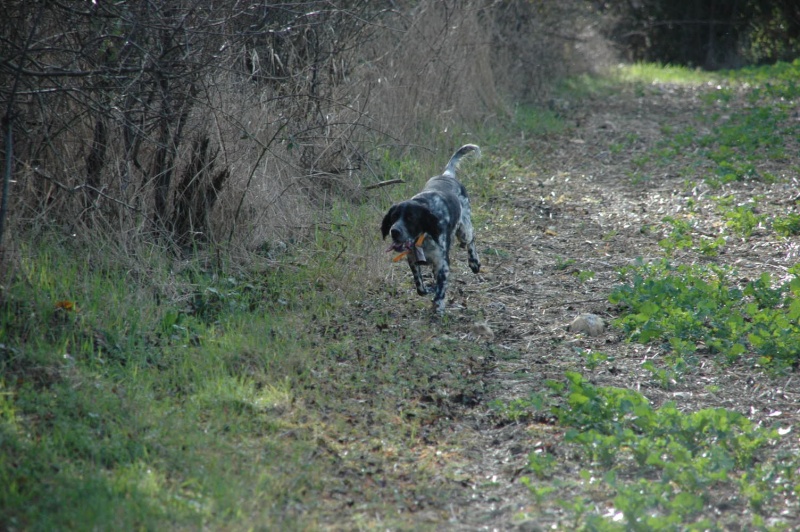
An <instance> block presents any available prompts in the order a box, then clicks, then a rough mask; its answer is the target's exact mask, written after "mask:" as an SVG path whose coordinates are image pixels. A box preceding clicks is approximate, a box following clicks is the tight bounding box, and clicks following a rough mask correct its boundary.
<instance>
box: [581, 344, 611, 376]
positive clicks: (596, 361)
mask: <svg viewBox="0 0 800 532" xmlns="http://www.w3.org/2000/svg"><path fill="white" fill-rule="evenodd" d="M578 353H579V354H580V355H581V356H582V357H583V365H584V366H585V367H586V369H588V370H589V371H594V370H595V369H597V367H598V366H600V365H601V364H603V363H605V362H610V361H613V360H614V357H609V356H608V355H607V354H605V353H603V352H601V351H592V350H591V349H580V350H578Z"/></svg>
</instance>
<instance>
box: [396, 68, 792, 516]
mask: <svg viewBox="0 0 800 532" xmlns="http://www.w3.org/2000/svg"><path fill="white" fill-rule="evenodd" d="M709 90H714V89H713V88H711V87H686V86H678V85H666V84H661V85H658V84H654V85H651V86H647V87H645V88H644V90H642V88H641V87H639V88H638V89H634V88H631V89H630V90H626V91H620V92H618V93H616V94H613V95H606V96H603V97H602V98H601V97H596V98H594V99H587V100H585V101H582V102H578V103H575V104H572V105H571V107H570V108H569V109H568V110H567V111H566V113H567V116H566V119H567V121H568V122H569V123H570V124H573V127H571V128H569V129H568V130H567V131H566V132H565V133H563V134H550V135H547V136H544V137H536V138H533V139H522V138H521V139H520V140H519V141H518V145H517V146H510V147H509V153H513V152H514V150H517V152H524V153H525V154H526V155H525V157H526V158H527V159H528V160H531V161H533V162H532V163H531V164H530V165H529V166H528V167H525V168H519V167H517V166H514V165H512V166H510V167H509V168H510V169H509V170H508V173H507V174H506V175H496V176H493V177H492V179H493V182H494V184H495V192H494V193H493V194H492V195H491V198H490V199H489V200H484V201H483V202H482V203H481V200H480V199H476V200H473V203H474V204H475V205H476V208H475V211H477V212H478V213H479V214H478V218H479V219H480V222H481V223H480V224H476V225H477V228H476V231H477V238H478V240H479V249H480V250H481V251H482V260H483V271H482V272H481V274H479V275H478V276H474V275H473V274H472V273H471V272H469V270H468V268H467V266H466V260H465V253H464V252H463V251H461V250H457V253H456V256H455V257H454V259H453V262H454V265H455V266H454V271H453V278H452V279H453V282H452V284H451V291H450V296H449V301H448V309H447V313H448V318H447V320H448V321H447V322H446V323H445V324H443V325H441V326H434V330H435V331H436V332H437V333H439V334H447V335H450V336H456V337H458V338H459V339H460V340H462V341H464V342H475V343H477V344H480V345H484V346H485V353H486V355H485V357H483V358H480V359H479V360H477V362H475V364H474V367H473V371H475V372H476V374H477V375H478V379H479V380H480V384H481V387H482V390H483V391H482V393H481V394H479V395H478V396H476V397H475V399H474V400H473V401H471V402H469V401H467V402H462V404H461V405H460V407H459V408H458V409H453V411H452V418H450V419H448V420H447V421H443V422H440V423H439V427H438V430H437V431H435V432H434V433H432V434H433V436H432V437H434V438H436V439H437V442H438V444H441V445H442V446H443V447H447V448H450V449H459V452H458V453H457V457H453V458H452V459H451V461H450V471H451V472H450V480H449V482H450V484H451V485H452V487H451V489H450V490H449V491H448V493H449V495H450V499H449V500H447V501H442V500H436V501H429V502H428V504H427V505H422V506H425V507H426V508H427V509H420V510H419V511H418V513H417V514H416V515H415V516H414V517H413V518H412V517H411V516H408V517H409V521H408V522H409V523H410V522H416V523H425V526H424V528H428V527H432V528H435V529H443V530H508V529H524V530H553V529H558V530H565V529H572V527H573V524H572V523H573V519H574V514H572V515H571V514H570V513H568V512H567V511H566V510H564V509H563V507H561V506H559V505H558V504H543V505H541V504H537V502H536V501H535V499H534V497H533V496H532V494H531V492H530V491H529V489H528V488H527V487H526V486H525V485H523V483H522V482H520V478H521V477H522V476H525V475H529V474H530V473H529V472H528V470H527V465H528V456H529V454H530V453H531V452H532V451H534V450H536V449H539V450H543V451H544V452H548V453H551V454H553V455H554V456H555V457H556V458H557V459H558V461H559V469H558V474H559V475H563V476H571V477H573V478H575V479H577V478H578V475H579V472H580V470H581V469H582V468H585V467H586V464H581V463H580V462H579V461H578V460H577V459H576V457H573V456H571V454H570V451H569V447H568V446H567V445H565V444H564V428H563V427H559V426H558V425H557V424H556V423H554V420H552V419H548V418H547V416H545V415H542V416H539V417H536V416H534V417H529V418H526V419H522V420H519V421H517V422H508V421H507V420H502V419H499V418H498V416H497V411H496V409H493V408H492V407H491V405H492V404H493V402H494V401H501V402H506V403H507V402H509V401H512V400H514V399H519V398H526V397H530V395H531V394H532V393H535V392H537V391H543V390H545V389H546V388H547V387H546V384H545V383H546V381H547V380H548V379H555V380H562V381H563V379H564V372H565V371H578V372H581V373H582V374H583V375H584V376H585V377H586V378H588V379H589V380H590V381H591V382H592V383H593V384H596V385H599V386H616V387H621V388H627V389H633V390H636V391H638V392H640V393H642V394H643V395H644V396H646V397H647V398H648V399H649V400H650V401H651V403H652V404H653V405H654V406H658V405H661V404H663V403H664V402H665V401H674V402H676V403H677V405H678V407H679V409H680V410H682V411H686V412H693V411H696V410H699V409H703V408H708V407H722V408H726V409H730V410H735V411H738V412H741V413H743V414H745V415H747V416H748V417H749V418H750V419H751V420H752V421H754V422H756V423H762V424H764V425H766V426H773V425H774V423H775V422H776V421H780V423H781V425H783V426H793V425H796V424H797V421H798V420H799V419H800V408H799V407H798V404H799V400H800V388H798V386H797V384H796V378H795V377H794V376H792V375H786V376H776V375H774V374H767V373H765V372H764V371H761V370H759V369H757V368H753V366H752V360H748V361H742V362H741V363H733V364H728V365H721V364H720V363H719V362H717V361H715V360H714V359H713V358H712V356H711V355H709V354H707V353H706V354H704V353H702V352H700V354H699V357H700V362H699V364H698V365H697V366H696V367H694V368H693V370H692V371H691V372H690V373H689V374H688V378H686V379H684V380H682V381H681V382H674V383H672V385H671V386H669V387H667V388H665V387H663V386H660V385H657V384H656V383H654V382H653V380H652V377H651V375H650V374H649V373H648V372H647V371H646V370H645V369H643V367H642V364H643V363H644V362H645V361H647V360H656V361H657V360H658V359H659V358H660V357H662V356H664V355H665V354H666V352H667V351H666V350H665V348H664V346H661V345H659V344H656V343H651V344H646V345H642V344H637V343H632V342H628V341H626V339H625V338H624V336H623V333H622V331H621V330H620V329H618V328H615V327H614V326H612V322H613V320H614V319H615V318H616V317H617V316H619V314H620V309H618V308H615V307H614V306H612V305H611V304H610V303H609V301H608V295H609V293H610V292H611V291H612V289H613V287H614V286H615V285H616V284H617V283H619V277H618V270H619V268H621V267H623V266H626V265H629V264H631V263H632V262H633V261H635V260H637V258H640V259H642V260H645V261H648V260H653V259H660V258H661V257H663V256H664V250H663V249H661V247H659V245H658V242H659V240H660V239H662V238H664V235H665V232H664V231H665V224H664V223H663V221H662V220H663V218H664V217H665V216H670V215H671V216H676V215H680V214H681V213H684V212H685V210H686V206H687V200H689V199H690V198H693V199H695V200H698V201H697V204H698V205H700V204H701V203H702V201H700V200H702V198H704V197H708V196H710V195H717V196H723V195H734V196H735V197H736V198H737V201H738V202H743V201H746V200H748V199H751V198H755V197H760V198H761V199H760V200H759V209H761V211H762V212H773V213H778V212H782V213H784V214H785V213H786V212H787V210H788V209H790V208H793V207H792V206H793V205H794V202H795V201H796V200H797V189H796V183H794V182H793V179H794V180H796V176H795V178H792V177H791V176H787V175H786V174H785V172H786V171H787V170H788V168H790V165H787V164H785V163H782V164H779V163H774V165H773V167H772V168H770V171H771V172H773V173H774V174H775V175H777V176H779V179H778V180H777V182H776V183H773V184H766V183H763V182H761V181H738V182H735V183H732V184H728V185H723V187H722V188H716V189H712V188H711V187H710V186H709V185H707V184H705V183H704V181H703V177H702V176H703V173H704V171H705V169H704V168H702V166H701V167H697V168H696V170H695V172H696V173H695V174H694V175H687V174H686V172H685V170H681V164H680V162H681V161H678V160H676V161H675V164H669V163H666V164H665V163H664V162H663V161H661V162H655V161H651V162H648V161H647V160H646V158H643V157H641V156H642V155H643V154H646V153H649V152H651V151H652V150H654V149H655V148H656V147H657V146H658V145H659V142H661V141H662V140H663V139H664V134H663V133H662V132H663V131H664V127H665V126H666V125H668V126H669V127H670V128H678V129H683V128H686V127H687V126H689V125H692V126H693V127H694V128H696V130H698V131H702V128H703V127H704V126H703V124H704V123H706V122H704V121H703V120H701V119H700V118H701V114H702V113H703V112H706V111H704V110H707V107H706V106H704V105H702V102H701V100H700V99H699V95H700V94H701V93H702V92H704V91H706V92H707V91H709ZM621 146H622V147H623V149H620V147H621ZM793 153H795V154H796V153H797V150H796V149H795V150H794V152H793ZM493 156H495V157H497V160H496V161H493V162H492V165H491V166H492V167H502V161H501V158H502V157H504V156H506V155H505V154H503V155H499V154H495V155H493V154H491V153H484V157H493ZM495 162H496V163H497V164H494V163H495ZM764 164H766V165H770V164H773V163H768V162H767V163H764ZM466 184H467V186H468V187H469V184H468V183H466ZM699 208H700V212H699V213H698V214H699V216H698V218H697V219H696V220H697V226H696V228H695V229H696V230H697V231H699V232H702V233H704V234H708V235H717V234H719V233H720V231H721V228H722V227H723V226H724V220H720V218H719V215H718V213H717V212H716V211H715V210H714V209H713V207H709V206H700V207H699ZM673 260H674V261H675V262H678V263H680V262H696V261H708V262H714V263H717V264H726V265H731V266H734V267H735V268H736V270H737V272H738V275H739V276H740V277H741V279H742V280H746V279H748V278H749V279H755V278H757V277H758V276H759V275H761V273H763V272H770V273H771V274H773V275H774V276H776V278H779V279H780V278H785V277H786V275H787V273H786V272H787V269H788V268H789V267H791V266H793V265H794V264H796V263H797V262H800V246H798V241H797V238H790V239H777V238H775V236H774V234H769V233H768V232H767V231H766V230H764V229H763V228H757V229H756V230H755V231H754V233H753V235H752V236H751V237H750V238H749V239H747V240H745V239H742V238H730V239H728V242H727V244H726V245H725V246H724V248H723V249H722V251H721V253H720V254H719V255H718V256H716V257H712V258H705V257H701V256H698V255H697V254H696V253H695V254H690V253H689V252H686V253H683V252H681V251H677V252H676V253H675V255H674V257H673ZM582 272H593V277H591V278H590V279H587V278H586V277H587V276H588V275H590V274H588V273H587V275H586V276H582V275H581V273H582ZM395 281H396V279H395ZM401 282H403V281H401ZM405 297H408V298H413V297H416V296H414V295H411V290H409V291H408V295H407V294H405V293H403V294H402V296H398V298H397V299H396V300H395V301H394V302H393V303H392V304H393V305H398V304H402V299H403V298H405ZM398 300H400V301H398ZM585 313H591V314H594V315H596V316H599V317H600V318H602V319H603V320H604V322H605V324H606V328H605V331H604V332H602V333H601V334H599V335H595V336H592V335H589V334H587V333H585V332H583V333H580V332H574V331H571V330H570V327H569V326H570V323H571V322H572V321H573V320H574V319H575V318H576V317H578V316H579V315H582V314H585ZM581 350H589V351H595V352H602V353H605V354H606V355H607V356H608V360H607V361H605V362H603V363H601V364H600V365H598V366H597V367H593V368H588V367H586V365H585V358H584V357H583V356H582V355H581ZM706 357H707V358H706ZM795 440H796V438H790V439H787V440H786V443H785V445H784V448H783V450H786V449H787V447H786V446H791V445H794V444H793V443H792V442H793V441H795ZM778 451H779V449H770V450H769V451H768V452H770V453H772V452H778ZM442 461H446V458H444V457H443V458H442ZM453 463H457V466H458V467H457V468H456V469H455V471H456V472H455V473H453V471H454V470H453ZM728 495H729V494H724V493H720V494H715V495H714V496H713V497H712V498H711V499H712V500H713V501H715V503H714V505H712V506H714V507H710V508H709V512H713V513H714V519H715V520H716V522H717V523H719V524H720V526H721V527H722V528H725V529H731V530H733V529H737V527H738V525H737V523H738V522H740V521H742V522H750V518H749V517H747V514H748V511H749V510H748V508H747V505H746V504H745V503H743V502H742V501H730V500H728V499H729V497H728ZM559 496H560V497H562V498H563V497H568V496H569V493H560V494H559ZM612 499H613V494H611V495H609V494H608V493H606V494H602V493H598V494H597V497H596V500H595V501H594V503H595V508H594V509H593V511H594V512H596V513H599V514H601V515H602V514H603V513H604V512H605V508H606V507H607V506H610V505H611V500H612ZM790 510H791V511H790ZM790 510H785V511H783V512H782V515H776V516H775V517H776V518H780V522H783V523H785V524H787V525H788V526H789V528H791V527H793V526H800V518H798V515H797V513H796V512H797V508H796V507H795V508H790ZM776 511H777V510H776ZM792 511H793V512H794V513H793V514H792V513H791V512H792ZM426 512H427V513H426ZM412 528H413V527H412Z"/></svg>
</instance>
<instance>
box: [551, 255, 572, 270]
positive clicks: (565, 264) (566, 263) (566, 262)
mask: <svg viewBox="0 0 800 532" xmlns="http://www.w3.org/2000/svg"><path fill="white" fill-rule="evenodd" d="M575 262H576V261H575V259H569V258H565V257H556V265H555V268H556V270H559V271H561V270H566V269H567V268H569V267H570V266H572V265H574V264H575Z"/></svg>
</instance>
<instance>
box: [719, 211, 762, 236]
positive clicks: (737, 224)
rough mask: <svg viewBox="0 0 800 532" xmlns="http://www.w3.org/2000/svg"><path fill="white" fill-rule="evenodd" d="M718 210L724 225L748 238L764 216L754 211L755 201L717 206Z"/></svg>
mask: <svg viewBox="0 0 800 532" xmlns="http://www.w3.org/2000/svg"><path fill="white" fill-rule="evenodd" d="M718 210H719V211H720V213H721V214H722V217H723V218H724V219H725V225H726V226H727V227H728V228H729V229H730V230H731V231H732V232H733V233H734V234H736V235H738V236H741V237H742V238H744V239H748V238H750V236H751V235H752V234H753V230H754V229H755V228H757V227H758V226H759V225H760V224H761V223H762V222H764V220H765V219H766V216H764V215H758V214H756V213H755V203H752V202H750V203H745V204H743V205H737V206H735V207H726V206H719V207H718Z"/></svg>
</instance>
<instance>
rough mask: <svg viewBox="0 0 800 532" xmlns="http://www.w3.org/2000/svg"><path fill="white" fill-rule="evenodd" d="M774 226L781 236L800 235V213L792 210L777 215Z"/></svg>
mask: <svg viewBox="0 0 800 532" xmlns="http://www.w3.org/2000/svg"><path fill="white" fill-rule="evenodd" d="M772 228H773V229H774V230H775V232H776V233H778V234H779V235H781V236H795V235H800V214H797V213H793V212H791V213H789V214H787V215H786V216H776V217H775V218H773V220H772Z"/></svg>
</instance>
